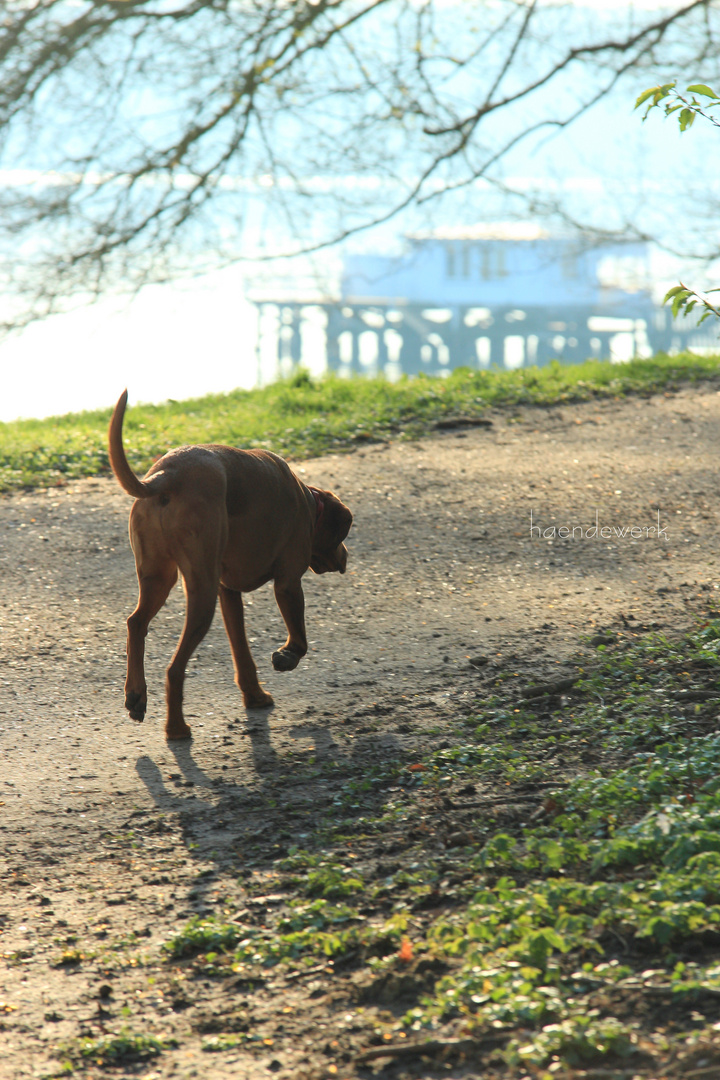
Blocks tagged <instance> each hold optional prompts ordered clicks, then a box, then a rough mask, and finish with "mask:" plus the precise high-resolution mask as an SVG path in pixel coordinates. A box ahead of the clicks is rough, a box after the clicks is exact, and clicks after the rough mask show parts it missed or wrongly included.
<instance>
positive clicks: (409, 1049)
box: [355, 1032, 510, 1065]
mask: <svg viewBox="0 0 720 1080" xmlns="http://www.w3.org/2000/svg"><path fill="white" fill-rule="evenodd" d="M509 1038H510V1032H507V1033H504V1034H498V1035H489V1036H486V1037H485V1038H483V1039H430V1040H429V1041H428V1042H424V1043H388V1044H387V1045H386V1046H374V1047H373V1048H372V1049H371V1050H363V1052H362V1053H361V1054H358V1055H357V1056H356V1058H355V1064H356V1065H362V1064H363V1063H364V1062H366V1061H375V1059H376V1058H381V1057H418V1056H423V1055H428V1056H431V1055H433V1054H442V1053H460V1054H462V1053H465V1052H467V1051H469V1050H481V1049H483V1048H484V1047H485V1048H488V1049H489V1048H490V1047H492V1046H497V1044H498V1043H503V1042H506V1041H507V1040H508V1039H509Z"/></svg>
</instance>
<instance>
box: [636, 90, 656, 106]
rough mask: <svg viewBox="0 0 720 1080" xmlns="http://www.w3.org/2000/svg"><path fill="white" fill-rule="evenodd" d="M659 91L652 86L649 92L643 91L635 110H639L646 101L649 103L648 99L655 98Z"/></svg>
mask: <svg viewBox="0 0 720 1080" xmlns="http://www.w3.org/2000/svg"><path fill="white" fill-rule="evenodd" d="M657 91H658V88H657V86H651V87H650V89H649V90H643V92H642V94H640V97H639V98H638V99H637V101H636V102H635V108H636V109H637V108H639V107H640V106H641V105H642V104H643V102H644V101H647V99H648V98H651V97H653V96H654V95H655V94H656V93H657Z"/></svg>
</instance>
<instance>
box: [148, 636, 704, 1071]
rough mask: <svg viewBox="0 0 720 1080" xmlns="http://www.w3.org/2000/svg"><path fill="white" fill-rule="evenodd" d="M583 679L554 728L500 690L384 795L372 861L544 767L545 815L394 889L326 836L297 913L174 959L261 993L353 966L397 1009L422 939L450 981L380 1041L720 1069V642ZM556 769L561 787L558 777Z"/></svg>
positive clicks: (300, 864)
mask: <svg viewBox="0 0 720 1080" xmlns="http://www.w3.org/2000/svg"><path fill="white" fill-rule="evenodd" d="M581 674H582V678H581V679H580V681H579V682H578V683H576V685H575V686H574V687H573V688H572V691H571V693H570V696H569V697H567V698H565V699H564V702H563V703H560V704H558V702H556V704H555V706H552V705H551V706H550V709H548V707H547V706H545V707H543V706H541V705H540V704H539V703H538V702H537V701H533V702H532V703H531V704H527V703H526V704H525V705H519V704H517V703H515V704H514V703H513V701H512V698H510V699H509V697H508V690H509V689H510V684H511V680H510V679H500V680H499V687H500V689H499V690H498V693H497V696H496V697H495V698H493V699H490V700H488V701H487V703H486V704H483V706H482V707H481V708H480V709H479V710H478V711H477V712H475V713H471V714H469V715H468V716H467V717H466V718H465V720H464V722H463V724H462V728H461V729H460V730H459V731H458V736H459V741H458V744H457V745H456V746H455V747H451V748H446V749H443V750H438V751H435V752H433V753H430V754H428V755H426V757H425V758H424V760H423V761H422V765H423V768H422V769H421V770H417V771H415V772H410V771H407V772H406V773H402V772H401V773H400V774H399V775H398V774H397V772H396V773H395V775H394V778H393V781H392V783H393V785H394V786H393V788H392V791H393V792H395V794H394V795H393V796H392V797H391V796H388V795H387V794H385V793H384V792H383V791H382V790H380V791H378V790H376V791H369V792H368V793H367V794H366V796H365V797H366V799H367V800H368V801H367V803H366V804H365V805H363V806H362V807H358V808H357V809H358V811H359V810H360V809H362V813H363V815H364V816H363V817H360V818H357V819H356V829H355V834H356V849H357V845H358V844H361V843H362V842H363V836H364V835H365V836H366V837H369V836H370V835H371V834H372V832H373V829H374V828H376V827H380V825H381V824H384V826H385V827H388V828H393V829H394V830H395V833H396V834H397V835H399V836H402V835H403V834H405V833H406V831H408V830H409V829H411V827H412V825H413V823H417V822H418V821H422V815H421V814H420V816H418V810H419V808H420V807H421V806H425V807H427V806H428V805H433V806H435V807H436V808H437V807H438V806H439V805H440V804H441V803H442V802H443V801H446V802H447V801H448V799H447V797H448V795H449V796H451V799H455V800H456V799H457V798H458V793H460V794H462V792H463V790H466V789H467V788H468V786H469V785H470V784H473V785H474V786H475V787H476V788H477V787H479V788H480V789H481V790H484V791H488V787H490V788H494V789H495V790H496V792H497V793H498V796H499V797H500V798H501V799H502V798H503V797H504V796H507V795H510V796H512V794H513V793H514V792H517V797H518V798H520V799H522V798H523V793H526V792H527V791H528V790H532V787H533V782H534V779H535V777H536V776H537V775H538V771H539V768H540V766H541V765H542V768H543V770H544V772H543V773H542V776H543V778H546V777H547V774H548V769H549V768H550V769H551V770H552V771H553V772H554V773H555V774H556V775H557V776H558V781H557V786H556V788H554V789H553V788H549V789H548V788H547V787H545V788H544V789H543V792H542V793H541V794H540V795H539V796H537V795H536V800H538V799H539V800H540V803H539V805H540V806H541V807H543V808H544V811H545V812H544V813H542V812H541V813H540V814H539V815H538V814H537V813H536V814H531V812H530V811H529V810H528V811H526V812H525V814H524V815H523V816H524V817H525V820H524V821H519V822H518V823H516V824H510V825H509V826H507V825H506V826H505V827H499V826H498V824H497V822H496V820H495V818H494V815H493V807H492V805H491V804H492V797H490V798H489V799H488V802H489V804H490V805H489V806H488V809H487V811H483V810H482V809H481V808H480V809H476V810H475V817H476V820H475V821H474V822H473V823H472V824H468V822H467V819H465V825H464V829H465V831H464V833H463V834H462V837H461V839H460V840H459V844H460V846H459V847H457V846H456V847H455V848H454V849H453V848H452V847H450V849H449V850H448V851H447V852H446V854H445V856H438V855H430V854H429V853H428V852H427V851H426V850H424V841H423V840H422V838H420V839H419V841H418V842H416V843H415V845H412V844H411V845H410V847H407V842H406V844H405V845H404V846H405V847H406V850H405V853H404V855H403V856H402V858H401V863H402V865H396V866H394V867H391V868H390V870H387V869H384V870H383V871H382V873H381V874H380V875H379V876H376V875H373V874H367V873H366V874H365V875H363V874H360V873H357V872H354V867H353V868H352V870H351V869H350V868H349V867H343V866H342V865H341V861H340V851H341V848H342V842H341V838H340V833H339V829H340V828H341V827H343V824H344V823H342V822H335V823H334V824H333V823H327V824H326V832H325V834H324V835H323V836H322V837H320V836H318V844H319V847H318V849H317V850H318V854H317V855H312V854H311V853H310V852H309V851H298V850H294V851H293V852H292V853H291V854H290V855H289V856H288V857H287V858H285V859H281V860H278V861H277V863H276V869H277V870H278V871H280V872H281V873H282V872H283V871H285V872H288V871H289V872H290V873H291V874H292V875H294V876H291V877H284V878H282V877H279V878H278V886H279V887H280V888H282V889H283V890H285V891H286V892H287V894H288V900H287V905H286V908H285V912H284V913H282V912H277V913H275V914H273V915H272V916H271V915H270V914H269V913H268V915H267V916H266V922H267V925H266V926H264V927H262V929H256V928H245V929H243V930H242V931H239V930H238V929H237V928H236V927H230V926H227V925H221V924H219V923H218V922H216V921H215V920H214V919H208V920H203V921H202V922H201V923H199V922H197V921H195V922H193V923H191V924H190V927H189V928H188V929H187V930H185V931H182V930H181V931H180V932H179V933H178V935H177V936H176V937H175V938H174V939H173V940H172V941H171V942H169V943H168V944H167V945H166V952H167V953H168V954H169V957H180V956H186V957H187V959H186V960H185V961H184V963H186V964H190V965H193V966H194V968H195V970H197V972H198V974H199V975H200V974H202V976H204V977H207V976H210V977H212V976H216V977H219V976H222V977H224V976H226V975H227V973H228V971H234V972H238V973H241V974H244V975H245V976H246V977H252V976H253V972H258V973H259V972H262V971H263V970H266V969H267V968H268V967H275V966H277V965H289V966H290V967H297V966H298V965H303V964H305V965H307V964H310V963H317V962H318V959H322V957H323V956H324V957H326V958H328V959H329V958H334V959H335V961H336V962H337V959H338V958H342V957H347V956H349V957H351V958H352V957H355V961H354V962H355V963H356V964H359V965H360V967H361V968H364V969H365V972H366V973H368V974H371V975H372V977H373V978H374V979H375V980H376V982H375V985H376V986H377V987H380V989H381V990H382V988H383V987H386V988H387V986H388V985H391V984H392V980H393V979H394V980H395V982H396V984H397V985H401V984H402V980H403V979H405V980H406V981H407V980H408V979H409V980H411V981H412V978H413V977H414V976H413V974H412V969H408V967H407V965H406V964H404V963H403V961H402V959H401V957H400V956H399V947H400V942H401V940H402V938H403V937H405V936H406V935H407V934H409V935H411V938H412V948H413V952H414V956H415V960H416V962H417V963H418V970H420V965H422V964H423V963H425V964H426V965H427V964H434V965H437V970H438V975H437V976H435V977H433V978H431V979H430V981H429V982H428V981H427V979H426V980H425V982H424V986H423V988H422V991H421V992H420V993H419V995H418V997H417V1003H416V1004H412V1005H411V1007H408V1006H405V1007H404V1010H403V1009H396V1010H395V1017H394V1019H393V1017H392V1015H391V1014H388V1013H385V1014H384V1018H381V1019H380V1020H379V1021H378V1027H377V1032H378V1038H380V1037H384V1038H391V1039H392V1038H397V1037H399V1036H400V1035H402V1034H404V1035H405V1037H406V1038H408V1039H411V1040H415V1041H422V1040H423V1039H426V1038H435V1039H437V1038H438V1037H441V1038H447V1037H448V1036H450V1037H453V1038H456V1037H460V1038H468V1037H469V1038H471V1039H476V1040H477V1041H478V1043H482V1042H483V1040H486V1039H493V1040H495V1041H496V1042H497V1046H498V1049H497V1050H496V1051H495V1053H496V1054H497V1055H500V1057H501V1059H502V1060H503V1061H504V1063H505V1067H511V1068H512V1069H518V1070H520V1069H523V1068H525V1069H528V1070H530V1071H531V1073H532V1075H533V1076H538V1077H540V1076H542V1077H547V1078H548V1080H550V1077H551V1076H552V1075H553V1073H552V1072H546V1071H545V1070H546V1069H548V1068H549V1067H550V1066H551V1065H552V1064H553V1062H555V1063H559V1064H556V1070H557V1068H560V1067H561V1065H562V1067H569V1068H581V1067H583V1068H584V1067H588V1066H597V1067H603V1068H608V1067H609V1068H611V1069H612V1068H629V1069H631V1070H633V1071H634V1072H636V1073H637V1075H638V1076H640V1075H657V1071H658V1069H659V1068H660V1065H659V1063H660V1062H661V1061H662V1060H663V1055H665V1054H667V1053H670V1052H672V1053H673V1054H674V1055H678V1054H679V1055H680V1056H681V1057H682V1056H683V1055H685V1054H687V1053H691V1052H692V1053H697V1054H700V1050H701V1049H702V1053H703V1055H707V1057H708V1060H710V1061H712V1062H714V1063H720V1039H719V1038H718V1035H717V1031H718V1030H719V1029H718V1027H717V1025H718V1019H719V1016H720V1004H718V999H720V732H718V730H717V709H718V703H720V620H717V619H710V620H709V621H706V622H705V623H704V624H699V625H698V626H697V628H696V629H694V630H693V631H692V632H690V633H688V634H686V635H684V636H683V637H678V638H675V639H669V638H667V637H665V636H663V635H661V634H649V635H647V636H645V637H638V639H637V640H636V642H635V643H633V644H627V643H625V644H623V645H619V646H615V647H613V648H612V649H607V648H605V647H601V648H599V649H597V651H596V654H595V659H594V660H593V661H592V662H591V663H590V664H588V665H586V668H585V670H584V671H582V672H581ZM716 689H717V692H718V693H717V700H712V699H711V698H710V697H709V696H708V695H711V694H714V692H715V690H716ZM688 690H689V691H690V692H691V693H690V695H688V696H686V695H687V692H688ZM693 692H694V694H695V696H696V697H697V696H698V695H700V701H699V702H698V701H696V700H694V699H693V696H692V694H693ZM510 694H511V695H512V690H511V689H510ZM589 749H590V751H591V753H592V755H593V760H594V761H595V762H596V764H594V765H593V766H592V767H589V766H588V765H586V764H584V758H585V756H586V755H587V753H588V750H589ZM554 754H557V755H558V757H559V758H560V761H561V762H562V765H559V764H558V765H556V766H554V767H553V766H552V764H550V765H549V761H550V759H551V756H552V755H554ZM398 785H400V786H398ZM471 790H472V789H471ZM398 792H401V794H398ZM372 800H374V804H373V802H372ZM451 805H452V803H451ZM536 805H538V803H537V801H536ZM373 806H374V809H373ZM393 808H394V809H393ZM435 817H436V812H435V813H434V814H433V822H432V825H430V826H429V827H428V829H429V834H432V832H434V831H436V830H437V828H438V823H437V821H435V820H434V819H435ZM426 831H428V830H426ZM411 832H412V833H415V834H417V828H412V829H411ZM333 848H334V849H335V852H336V854H335V861H333V857H332V855H331V854H330V852H331V851H332V849H333ZM321 852H322V854H320V853H321ZM373 878H374V880H373ZM350 882H352V888H346V885H345V883H350ZM263 887H267V884H264V886H263ZM303 894H304V897H305V898H303ZM312 896H315V897H320V898H316V899H314V900H311V901H308V899H306V898H307V897H312ZM327 896H331V897H333V898H337V899H336V900H335V902H331V901H330V900H329V899H326V898H324V897H327ZM428 896H430V897H431V898H432V897H437V898H438V899H436V900H434V901H433V902H432V903H431V904H429V905H425V906H430V907H435V906H437V905H438V904H439V905H440V906H441V907H443V906H445V907H446V910H445V911H443V912H442V913H441V914H439V915H437V914H429V915H428V916H427V917H425V918H423V917H422V916H420V915H419V914H418V912H419V911H422V910H423V909H424V905H423V901H424V900H425V899H427V898H428ZM446 896H449V897H452V899H451V902H450V904H449V906H447V905H443V904H442V903H441V899H442V898H443V897H446ZM340 899H342V902H340V903H338V902H337V900H340ZM388 902H389V903H390V904H391V905H392V914H390V912H389V908H388ZM288 908H289V909H290V910H289V911H288ZM421 925H422V929H420V926H421ZM240 933H242V934H244V935H246V937H245V940H243V941H240V940H238V939H239V937H240ZM190 938H192V940H193V946H192V948H191V950H188V949H187V948H186V944H185V943H186V942H188V941H189V940H190ZM219 941H222V942H223V943H224V944H223V947H221V949H218V950H214V951H211V952H210V953H206V954H205V955H202V953H201V951H200V950H201V949H205V948H206V947H207V946H208V945H213V944H215V943H217V942H219ZM190 951H192V953H193V955H192V957H191V956H190V955H189V952H190ZM351 962H352V960H351ZM388 980H390V982H389V981H388ZM363 985H364V984H363ZM374 994H375V991H373V990H372V989H371V990H370V992H369V997H367V998H366V1000H370V1001H372V1000H375V998H374V996H373V995H374ZM208 1049H215V1047H214V1046H213V1047H208ZM625 1062H626V1064H625ZM648 1069H649V1070H650V1071H649V1072H648V1071H647V1070H648ZM533 1070H535V1071H533ZM537 1070H540V1071H537ZM653 1070H655V1071H653ZM660 1071H662V1070H661V1069H660ZM513 1075H515V1073H514V1072H513ZM518 1075H520V1073H518ZM563 1075H564V1074H563ZM663 1075H664V1073H663ZM708 1075H709V1074H708Z"/></svg>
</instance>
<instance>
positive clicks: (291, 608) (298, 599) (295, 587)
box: [272, 581, 307, 671]
mask: <svg viewBox="0 0 720 1080" xmlns="http://www.w3.org/2000/svg"><path fill="white" fill-rule="evenodd" d="M274 589H275V599H276V601H277V606H278V607H279V608H280V614H281V615H282V617H283V619H284V620H285V625H286V626H287V632H288V639H287V641H286V642H285V644H284V645H283V646H282V648H280V649H278V650H277V651H276V652H274V653H273V654H272V664H273V667H274V668H275V670H276V671H292V670H293V668H296V667H297V666H298V664H299V663H300V661H301V660H302V658H303V656H304V655H305V653H306V652H307V637H306V635H305V597H304V595H303V591H302V584H301V583H300V581H294V582H290V583H289V582H280V581H276V582H275V585H274Z"/></svg>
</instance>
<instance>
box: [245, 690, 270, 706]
mask: <svg viewBox="0 0 720 1080" xmlns="http://www.w3.org/2000/svg"><path fill="white" fill-rule="evenodd" d="M274 704H275V702H274V701H273V698H272V694H266V693H265V691H264V690H261V691H260V693H259V694H243V705H244V706H245V708H246V709H269V708H270V706H271V705H274Z"/></svg>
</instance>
